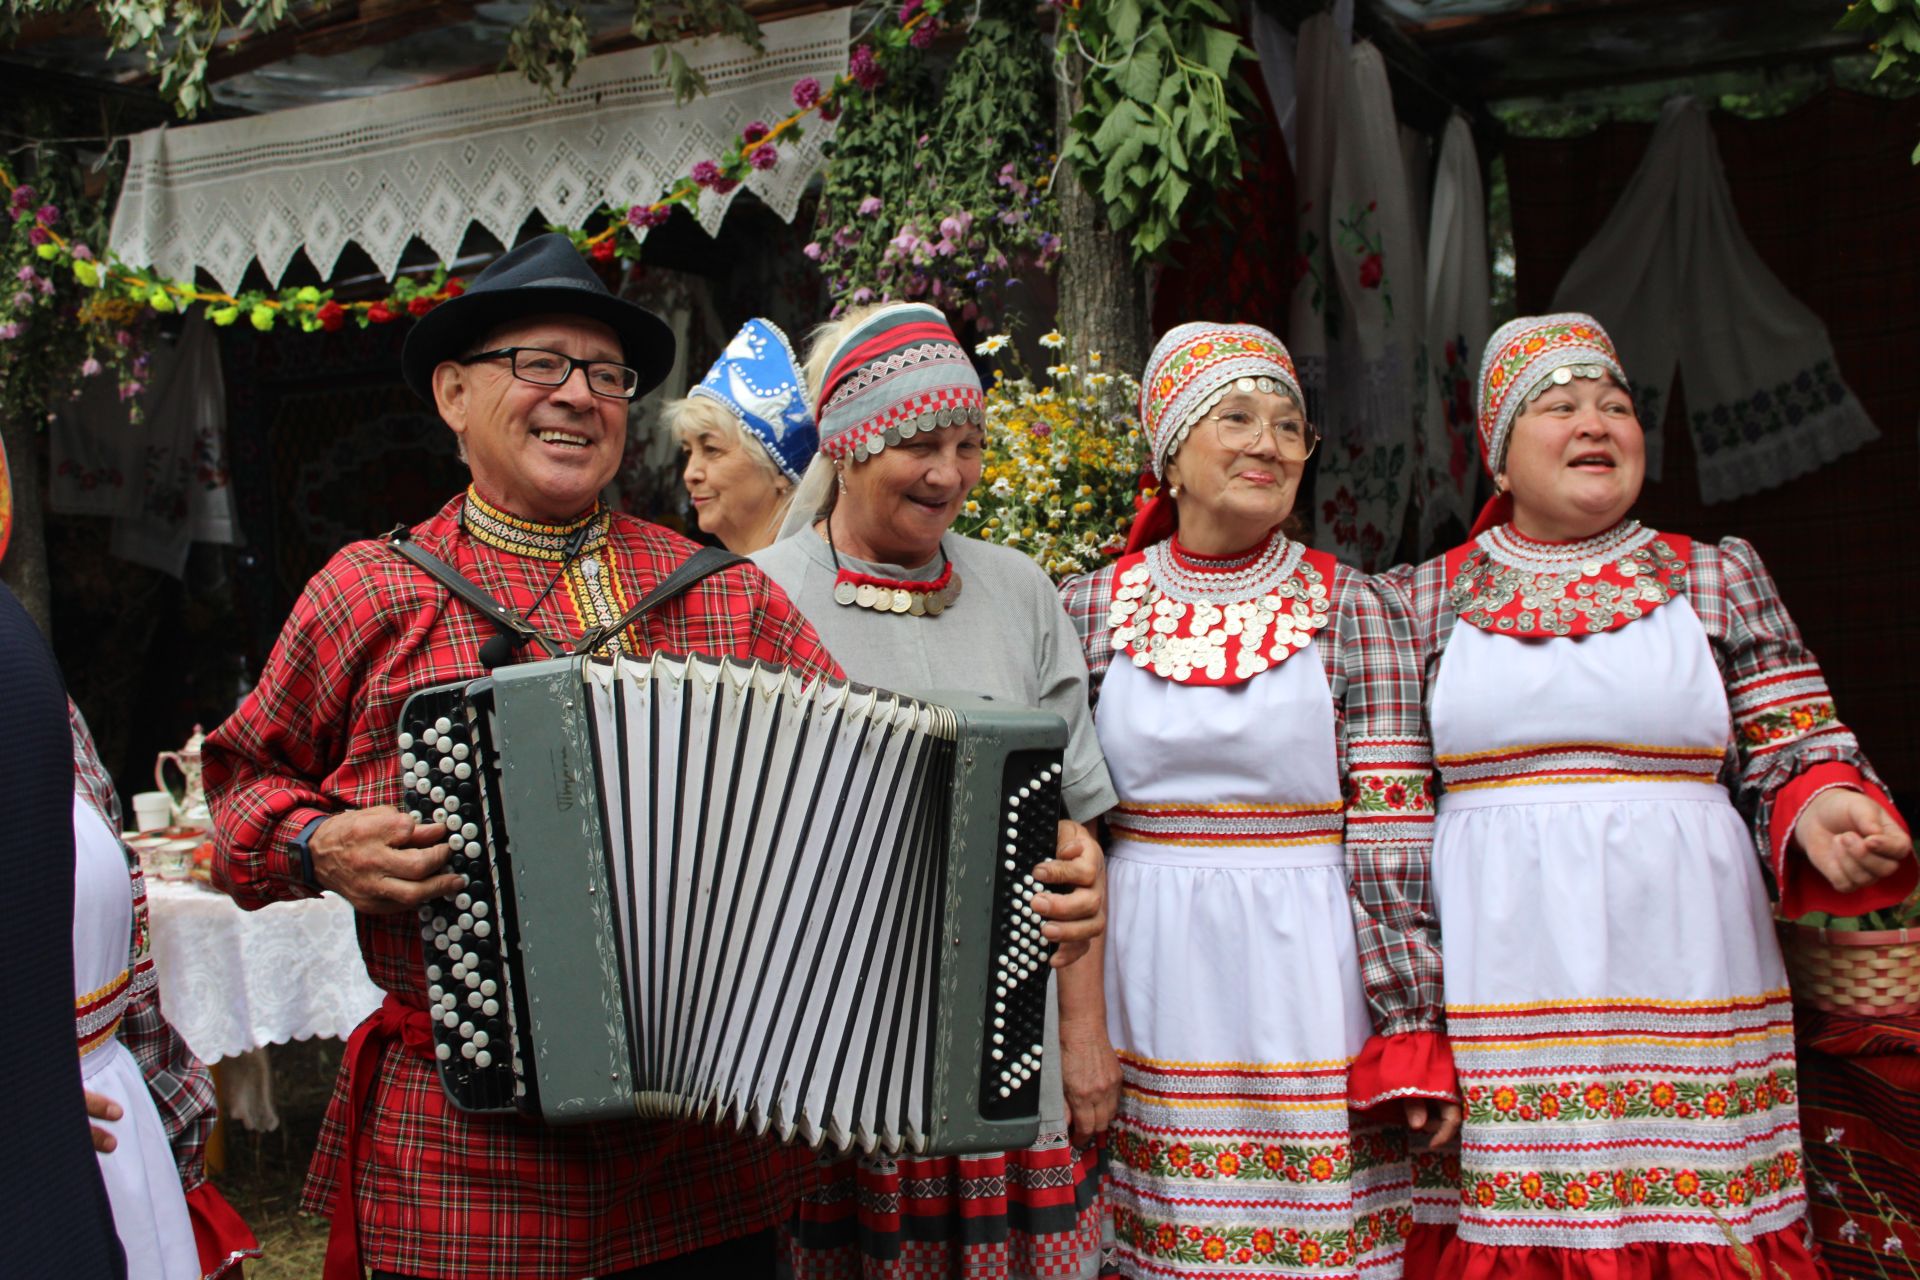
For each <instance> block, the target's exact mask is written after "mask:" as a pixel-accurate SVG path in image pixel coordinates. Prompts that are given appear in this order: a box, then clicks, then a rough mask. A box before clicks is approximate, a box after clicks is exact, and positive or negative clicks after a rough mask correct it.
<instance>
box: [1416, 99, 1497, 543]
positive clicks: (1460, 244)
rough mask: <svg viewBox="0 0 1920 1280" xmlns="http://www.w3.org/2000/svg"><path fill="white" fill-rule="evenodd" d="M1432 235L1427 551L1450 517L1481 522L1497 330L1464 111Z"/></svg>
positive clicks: (1450, 124) (1421, 489) (1438, 189)
mask: <svg viewBox="0 0 1920 1280" xmlns="http://www.w3.org/2000/svg"><path fill="white" fill-rule="evenodd" d="M1428 226H1429V230H1428V233H1427V297H1426V304H1427V371H1428V377H1429V380H1430V382H1431V384H1432V388H1433V392H1434V394H1435V396H1436V398H1437V399H1438V401H1439V404H1438V407H1437V411H1434V412H1430V413H1429V414H1428V415H1427V417H1426V420H1425V422H1424V424H1423V425H1424V428H1425V430H1424V432H1423V433H1422V436H1421V450H1420V473H1419V476H1418V478H1417V480H1416V482H1415V489H1416V494H1417V499H1418V505H1419V510H1420V524H1419V530H1420V550H1421V554H1423V555H1424V554H1427V553H1428V552H1429V551H1430V550H1431V549H1432V546H1433V541H1434V536H1435V534H1436V533H1437V532H1438V530H1439V527H1440V525H1441V524H1442V523H1443V522H1444V521H1446V520H1449V519H1451V520H1454V521H1457V522H1458V523H1459V524H1460V526H1461V528H1463V529H1464V528H1466V527H1467V526H1469V525H1471V524H1472V523H1473V496H1474V484H1475V481H1476V478H1477V476H1478V474H1479V468H1478V467H1477V465H1476V463H1475V459H1474V379H1475V378H1476V377H1477V376H1478V371H1479V368H1480V352H1481V350H1482V349H1483V348H1484V347H1485V346H1486V345H1487V335H1488V334H1489V333H1491V332H1492V331H1493V318H1492V308H1491V298H1490V296H1489V289H1490V284H1491V277H1490V275H1489V274H1488V270H1487V207H1486V199H1485V196H1484V194H1483V192H1482V190H1481V186H1480V160H1479V157H1478V156H1477V155H1476V154H1475V153H1474V146H1473V130H1472V128H1471V127H1469V126H1468V124H1467V121H1466V118H1465V117H1464V116H1459V115H1456V116H1454V117H1453V118H1452V119H1451V120H1449V121H1447V127H1446V130H1445V132H1444V134H1443V135H1442V137H1441V140H1440V160H1439V164H1438V170H1437V172H1436V173H1435V175H1434V182H1433V212H1432V217H1431V221H1430V222H1429V224H1428Z"/></svg>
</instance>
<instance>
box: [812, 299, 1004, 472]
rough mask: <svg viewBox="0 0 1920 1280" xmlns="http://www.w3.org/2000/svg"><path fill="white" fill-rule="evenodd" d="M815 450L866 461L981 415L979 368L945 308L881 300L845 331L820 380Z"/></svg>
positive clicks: (978, 421) (981, 418)
mask: <svg viewBox="0 0 1920 1280" xmlns="http://www.w3.org/2000/svg"><path fill="white" fill-rule="evenodd" d="M819 403H820V412H819V418H820V451H821V452H822V453H824V454H826V455H827V456H828V457H830V458H833V459H835V460H836V461H838V460H841V459H849V458H850V459H852V460H853V461H855V462H864V461H866V460H867V459H868V458H871V457H872V456H873V455H875V454H877V453H879V452H880V451H881V450H882V449H884V448H886V447H887V446H888V445H890V444H899V443H900V442H901V441H902V440H910V439H912V438H913V437H914V436H916V435H918V434H920V433H921V432H922V431H937V430H939V429H940V428H941V427H951V426H953V425H955V424H956V423H962V422H967V423H975V424H981V423H984V422H985V421H986V397H985V396H984V395H983V394H982V393H981V390H980V375H979V374H977V373H975V372H974V369H973V362H972V361H970V360H969V359H968V358H967V353H966V351H965V350H963V349H962V348H961V346H960V340H959V339H958V338H956V337H954V334H953V328H952V326H950V325H949V324H948V323H947V319H946V317H945V316H943V315H941V314H940V312H939V311H938V310H937V309H935V308H933V307H929V306H926V305H924V304H922V303H917V302H909V303H902V304H900V305H899V306H892V307H885V308H883V309H881V310H879V311H876V312H874V313H873V314H872V315H871V316H868V317H867V319H866V320H865V321H864V322H862V323H861V324H860V325H859V326H858V327H856V328H855V329H854V330H853V332H851V333H849V334H848V335H847V336H846V337H845V338H844V339H843V340H842V341H841V343H840V345H839V347H838V348H836V349H835V350H834V353H833V356H832V358H831V359H830V360H829V361H828V362H827V374H826V377H825V379H824V380H823V381H822V382H821V384H820V397H819Z"/></svg>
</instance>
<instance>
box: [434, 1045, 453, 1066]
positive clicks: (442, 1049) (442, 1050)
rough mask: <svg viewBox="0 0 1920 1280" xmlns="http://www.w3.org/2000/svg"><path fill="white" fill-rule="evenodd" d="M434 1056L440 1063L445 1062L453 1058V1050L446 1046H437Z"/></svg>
mask: <svg viewBox="0 0 1920 1280" xmlns="http://www.w3.org/2000/svg"><path fill="white" fill-rule="evenodd" d="M433 1056H434V1057H436V1058H438V1059H440V1061H442V1062H445V1061H447V1060H448V1059H449V1058H451V1057H453V1050H452V1049H449V1048H448V1047H447V1046H446V1045H444V1044H437V1045H435V1046H433Z"/></svg>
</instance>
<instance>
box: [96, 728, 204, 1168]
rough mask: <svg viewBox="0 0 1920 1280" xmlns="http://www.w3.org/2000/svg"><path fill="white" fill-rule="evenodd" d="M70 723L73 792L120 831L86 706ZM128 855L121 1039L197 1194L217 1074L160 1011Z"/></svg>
mask: <svg viewBox="0 0 1920 1280" xmlns="http://www.w3.org/2000/svg"><path fill="white" fill-rule="evenodd" d="M67 717H68V720H69V721H70V723H71V726H72V729H73V778H74V787H75V789H76V790H77V791H78V792H79V794H80V795H81V797H82V798H84V799H85V800H86V801H87V802H88V803H89V804H91V805H92V806H93V808H94V811H95V812H96V813H98V814H99V815H100V819H101V821H103V822H105V823H106V824H107V830H109V831H111V832H113V833H114V834H115V835H116V836H118V835H119V833H120V797H119V795H118V793H117V792H116V791H115V790H114V786H113V779H112V778H111V777H109V776H108V775H107V771H106V768H105V766H103V765H102V764H101V763H100V753H99V752H98V751H97V750H96V749H95V747H94V745H93V735H92V734H91V733H89V732H88V731H87V722H86V720H85V719H84V718H83V717H82V716H81V715H80V708H79V707H76V706H74V705H73V702H72V701H71V700H69V701H68V702H67ZM121 849H122V850H123V851H125V852H126V854H127V867H128V872H129V874H130V875H131V876H132V882H133V936H132V938H131V940H130V944H129V948H128V959H127V972H128V974H129V976H130V985H129V992H130V994H129V998H128V1002H127V1011H126V1013H125V1014H124V1015H123V1016H122V1018H121V1020H120V1031H119V1036H120V1041H121V1043H123V1044H125V1045H126V1046H127V1048H128V1050H129V1051H131V1052H132V1054H133V1057H134V1061H136V1062H138V1063H139V1064H140V1074H141V1075H142V1076H143V1077H144V1078H145V1079H146V1082H147V1092H148V1093H150V1094H151V1095H152V1096H153V1104H154V1106H155V1107H156V1108H157V1109H158V1110H159V1112H160V1121H161V1123H162V1124H164V1125H165V1126H166V1130H167V1140H168V1141H169V1142H170V1143H171V1144H172V1146H173V1159H174V1163H175V1164H176V1165H177V1166H178V1167H179V1169H180V1185H181V1186H182V1187H183V1188H184V1189H185V1190H187V1191H192V1190H193V1189H194V1188H195V1187H197V1186H199V1185H200V1184H201V1183H202V1182H204V1181H206V1176H207V1174H206V1149H207V1137H208V1135H209V1134H211V1133H212V1132H213V1124H214V1119H215V1112H214V1091H213V1073H212V1072H210V1071H208V1070H207V1067H206V1064H205V1063H203V1062H201V1061H200V1059H198V1058H196V1057H194V1056H193V1051H192V1050H190V1049H188V1048H187V1044H186V1041H184V1040H182V1039H181V1038H180V1033H179V1032H177V1031H175V1030H174V1029H173V1026H172V1024H171V1023H169V1022H168V1021H167V1020H166V1018H165V1016H164V1015H163V1014H162V1013H161V1011H160V987H159V984H158V983H157V981H156V980H155V975H154V971H153V957H152V956H151V955H150V954H148V948H147V940H148V929H147V887H146V881H145V879H144V878H143V877H142V876H141V874H140V863H139V861H138V860H137V859H136V858H134V856H133V853H132V851H131V850H127V848H126V846H125V845H124V844H123V845H121Z"/></svg>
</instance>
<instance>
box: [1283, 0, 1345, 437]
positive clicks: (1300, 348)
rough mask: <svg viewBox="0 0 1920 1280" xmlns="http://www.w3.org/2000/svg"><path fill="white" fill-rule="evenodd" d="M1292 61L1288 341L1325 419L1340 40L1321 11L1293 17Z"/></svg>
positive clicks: (1341, 95)
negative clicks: (1295, 45)
mask: <svg viewBox="0 0 1920 1280" xmlns="http://www.w3.org/2000/svg"><path fill="white" fill-rule="evenodd" d="M1298 41H1299V61H1298V63H1297V64H1296V67H1295V75H1294V85H1295V90H1296V95H1297V96H1296V98H1295V117H1294V145H1293V169H1294V178H1295V197H1296V200H1297V202H1298V203H1297V206H1296V207H1297V208H1298V209H1299V211H1300V212H1299V229H1298V235H1299V246H1300V251H1299V254H1298V256H1297V257H1296V258H1295V259H1294V286H1293V298H1292V301H1291V303H1290V305H1289V309H1288V316H1287V346H1288V350H1290V351H1291V352H1292V353H1293V361H1294V367H1295V368H1296V369H1298V370H1299V372H1300V389H1301V390H1302V391H1304V392H1305V393H1306V396H1307V416H1308V417H1309V418H1311V419H1312V420H1313V421H1314V422H1321V421H1324V420H1325V412H1324V409H1325V402H1326V391H1327V333H1328V330H1329V329H1330V328H1332V327H1334V324H1335V319H1336V317H1337V316H1338V314H1339V300H1338V294H1337V291H1336V288H1335V285H1334V281H1333V266H1332V259H1331V256H1330V253H1329V249H1328V245H1327V234H1328V228H1329V226H1330V225H1331V224H1330V223H1329V221H1328V219H1327V203H1328V200H1329V198H1330V197H1331V195H1332V191H1333V151H1334V144H1335V141H1336V139H1337V137H1338V128H1339V122H1340V110H1341V105H1342V104H1343V103H1344V102H1345V101H1346V96H1347V92H1346V89H1347V43H1346V40H1345V39H1344V38H1343V37H1341V36H1340V34H1339V33H1338V32H1337V31H1336V30H1335V29H1334V25H1333V21H1332V19H1331V18H1329V17H1328V16H1327V15H1326V14H1324V13H1318V14H1315V15H1314V16H1313V17H1311V18H1308V19H1307V20H1306V21H1305V22H1303V23H1301V24H1300V34H1299V37H1298Z"/></svg>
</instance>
